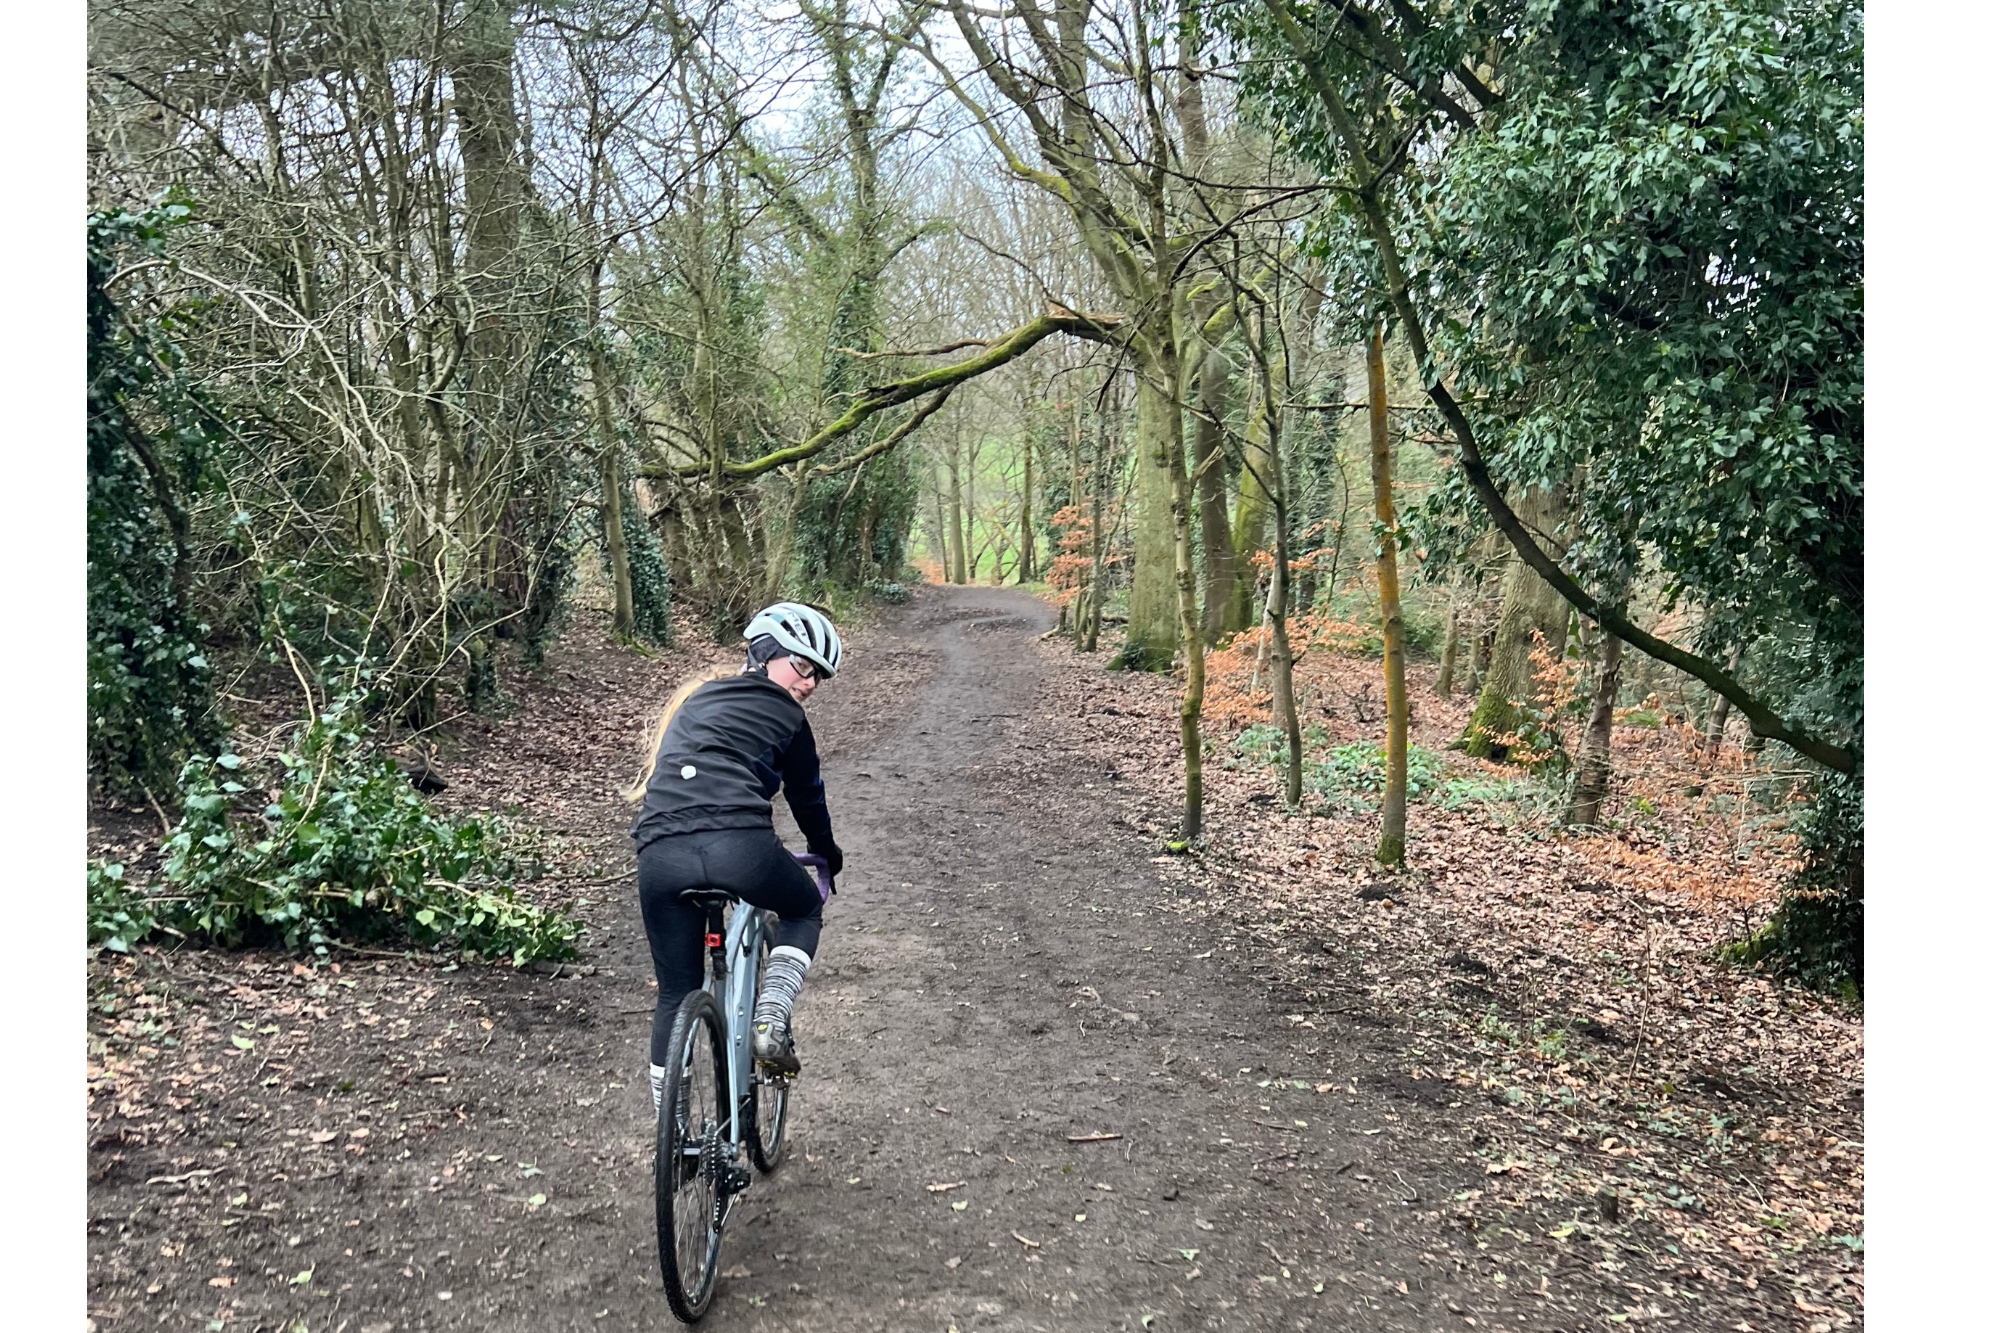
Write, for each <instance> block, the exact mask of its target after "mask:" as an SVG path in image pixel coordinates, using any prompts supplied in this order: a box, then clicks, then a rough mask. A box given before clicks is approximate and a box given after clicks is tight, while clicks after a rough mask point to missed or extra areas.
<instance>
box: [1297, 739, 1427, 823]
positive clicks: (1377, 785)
mask: <svg viewBox="0 0 2000 1333" xmlns="http://www.w3.org/2000/svg"><path fill="white" fill-rule="evenodd" d="M1407 759H1408V779H1409V785H1408V787H1407V788H1406V790H1407V792H1408V793H1409V795H1410V797H1411V798H1412V799H1415V800H1420V801H1421V800H1425V799H1428V798H1429V797H1430V796H1431V795H1432V793H1434V792H1435V791H1437V789H1438V786H1439V784H1440V782H1441V781H1442V780H1443V777H1444V774H1445V766H1444V760H1443V759H1442V758H1441V757H1440V756H1438V755H1435V754H1433V753H1431V752H1430V751H1429V750H1426V749H1424V748H1423V747H1421V746H1417V745H1412V746H1410V747H1409V752H1408V756H1407ZM1305 781H1306V786H1307V788H1309V789H1310V790H1312V791H1315V792H1317V793H1319V795H1320V796H1321V797H1322V798H1323V799H1324V800H1325V801H1326V802H1327V804H1328V805H1332V806H1336V807H1341V806H1344V807H1349V808H1361V807H1362V805H1363V803H1362V802H1361V801H1359V800H1357V799H1355V798H1356V797H1359V796H1371V797H1380V796H1381V795H1382V793H1383V791H1384V790H1385V789H1387V787H1388V785H1389V756H1388V752H1387V751H1385V750H1384V749H1383V748H1382V747H1381V746H1379V745H1369V744H1366V743H1356V744H1353V745H1336V746H1334V747H1333V748H1332V749H1330V750H1328V751H1327V752H1326V753H1325V754H1324V755H1322V756H1321V757H1320V758H1319V760H1318V761H1317V762H1315V763H1311V764H1308V765H1306V771H1305Z"/></svg>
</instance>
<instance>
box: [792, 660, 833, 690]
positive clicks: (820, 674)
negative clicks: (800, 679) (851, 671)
mask: <svg viewBox="0 0 2000 1333" xmlns="http://www.w3.org/2000/svg"><path fill="white" fill-rule="evenodd" d="M791 660H792V670H794V671H796V672H798V673H799V674H800V675H801V676H810V677H811V678H812V679H813V680H815V681H820V682H822V683H823V682H824V681H825V680H826V678H827V676H826V672H824V671H822V670H821V669H820V665H819V663H817V662H808V661H807V660H806V659H805V658H803V657H799V656H797V655H792V658H791Z"/></svg>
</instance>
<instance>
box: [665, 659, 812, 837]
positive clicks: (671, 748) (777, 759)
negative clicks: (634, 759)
mask: <svg viewBox="0 0 2000 1333" xmlns="http://www.w3.org/2000/svg"><path fill="white" fill-rule="evenodd" d="M781 786H782V787H783V788H784V789H785V800H786V802H787V803H788V804H789V805H790V806H791V807H792V816H793V818H795V819H797V820H798V822H799V831H800V832H801V833H803V834H805V835H806V848H807V850H808V851H811V852H815V853H817V854H819V855H821V856H828V857H829V859H833V858H834V857H837V856H838V853H839V850H840V849H839V848H838V847H837V846H835V844H834V841H833V819H832V817H831V816H830V815H828V813H827V809H826V786H825V784H823V783H822V782H821V781H820V777H819V748H818V747H817V746H816V745H815V744H814V743H813V733H812V725H811V724H810V723H808V722H807V721H806V710H805V709H803V708H801V707H800V706H799V702H798V700H796V699H794V698H792V696H791V694H790V693H789V692H787V691H786V690H785V688H784V687H783V686H782V685H779V684H778V683H777V682H775V681H773V680H771V679H770V678H769V677H768V676H762V675H744V676H728V677H725V678H723V679H722V680H713V681H709V682H708V683H707V684H705V685H703V686H701V687H700V688H698V689H697V690H695V692H694V693H693V694H691V695H689V696H688V697H687V699H686V700H685V701H684V702H683V703H682V704H681V707H680V711H679V712H677V713H675V714H674V720H673V721H672V722H671V723H669V724H668V726H667V734H666V735H665V736H664V737H662V738H661V741H660V754H659V760H658V762H657V763H656V764H655V765H654V768H653V776H652V778H651V780H650V781H648V782H647V784H646V799H645V802H644V803H643V804H642V805H641V807H640V810H639V817H638V819H637V820H635V821H634V822H633V824H632V841H633V842H634V843H635V844H637V846H638V847H640V848H644V847H645V846H646V844H647V843H649V842H652V841H653V840H654V839H655V838H663V837H666V836H668V835H670V834H675V833H708V832H713V831H715V830H718V829H735V828H769V827H771V798H772V797H773V796H774V795H776V794H777V791H778V788H779V787H781Z"/></svg>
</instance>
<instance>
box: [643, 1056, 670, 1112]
mask: <svg viewBox="0 0 2000 1333" xmlns="http://www.w3.org/2000/svg"><path fill="white" fill-rule="evenodd" d="M646 1077H647V1079H648V1080H650V1081H651V1083H652V1085H653V1114H654V1115H655V1116H657V1115H659V1113H660V1094H661V1093H663V1092H665V1091H666V1088H667V1067H666V1066H665V1065H654V1066H652V1067H651V1068H650V1069H648V1070H647V1071H646Z"/></svg>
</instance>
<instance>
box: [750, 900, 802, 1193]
mask: <svg viewBox="0 0 2000 1333" xmlns="http://www.w3.org/2000/svg"><path fill="white" fill-rule="evenodd" d="M775 920H776V918H775V917H767V919H766V921H765V925H764V944H763V947H762V948H761V949H759V950H758V951H757V988H756V991H755V992H754V993H755V994H757V995H762V994H763V993H764V964H765V963H766V962H767V961H768V960H769V959H770V957H771V934H770V932H771V926H772V924H773V922H775ZM791 1100H792V1080H791V1079H789V1078H787V1077H785V1076H784V1075H783V1074H779V1073H775V1072H773V1071H771V1070H768V1069H761V1068H760V1069H756V1070H754V1071H753V1072H752V1075H751V1079H750V1114H749V1115H748V1116H746V1117H744V1118H745V1119H746V1120H747V1121H749V1123H750V1124H751V1125H752V1126H753V1127H754V1132H753V1133H752V1134H751V1135H750V1161H751V1162H752V1163H753V1164H754V1165H755V1166H756V1168H757V1169H758V1170H759V1171H761V1172H763V1173H764V1174H765V1175H767V1176H768V1175H770V1174H771V1173H772V1172H773V1171H776V1170H777V1169H778V1167H779V1165H780V1164H782V1163H783V1162H784V1160H785V1120H786V1114H787V1112H788V1111H789V1110H790V1108H791Z"/></svg>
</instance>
